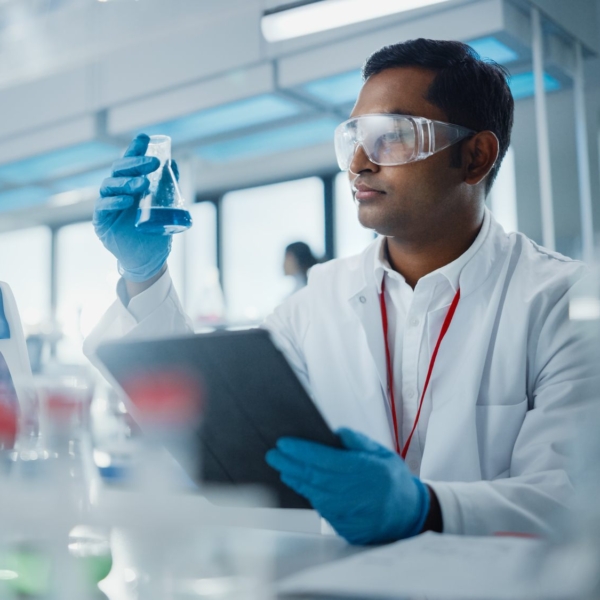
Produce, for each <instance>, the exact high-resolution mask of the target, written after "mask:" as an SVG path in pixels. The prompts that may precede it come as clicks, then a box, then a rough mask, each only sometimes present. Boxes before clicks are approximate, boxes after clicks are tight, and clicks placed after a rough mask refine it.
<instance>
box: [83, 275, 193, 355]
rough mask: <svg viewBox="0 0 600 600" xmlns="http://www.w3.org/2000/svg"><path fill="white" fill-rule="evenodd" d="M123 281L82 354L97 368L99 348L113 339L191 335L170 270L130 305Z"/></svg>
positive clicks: (190, 328)
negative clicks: (97, 351)
mask: <svg viewBox="0 0 600 600" xmlns="http://www.w3.org/2000/svg"><path fill="white" fill-rule="evenodd" d="M124 292H125V290H124V282H123V280H121V281H119V283H118V285H117V299H116V300H115V302H114V303H113V304H112V305H111V306H110V307H109V309H108V310H107V311H106V313H104V315H103V317H102V318H101V319H100V321H99V323H98V324H97V325H96V327H95V328H94V330H93V331H92V332H91V333H90V334H89V335H88V337H87V338H86V340H85V342H84V344H83V351H84V353H85V355H86V356H87V357H88V359H90V361H91V362H92V363H94V364H95V365H96V366H98V361H97V359H96V358H95V354H96V348H97V347H98V346H99V345H100V344H101V343H103V342H106V341H108V340H112V339H118V338H126V339H150V338H160V337H168V336H173V335H184V334H187V333H192V331H193V328H192V323H191V321H190V320H189V318H188V317H187V315H186V314H185V312H184V310H183V308H182V306H181V303H180V301H179V298H178V296H177V292H176V291H175V288H174V286H173V282H172V281H171V276H170V275H169V271H168V269H167V270H166V271H165V272H164V273H163V275H162V276H161V277H160V279H158V281H156V282H155V283H154V284H153V285H152V286H151V287H149V288H148V289H147V290H145V291H144V292H142V293H141V294H138V295H137V296H135V297H134V298H132V299H131V301H129V303H127V295H126V294H125V293H124Z"/></svg>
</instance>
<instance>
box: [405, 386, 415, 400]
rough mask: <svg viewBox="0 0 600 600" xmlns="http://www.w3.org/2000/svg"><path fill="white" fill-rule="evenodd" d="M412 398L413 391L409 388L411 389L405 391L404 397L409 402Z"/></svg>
mask: <svg viewBox="0 0 600 600" xmlns="http://www.w3.org/2000/svg"><path fill="white" fill-rule="evenodd" d="M414 396H415V390H413V389H412V388H411V389H408V390H406V397H407V398H408V399H409V400H410V399H411V398H414Z"/></svg>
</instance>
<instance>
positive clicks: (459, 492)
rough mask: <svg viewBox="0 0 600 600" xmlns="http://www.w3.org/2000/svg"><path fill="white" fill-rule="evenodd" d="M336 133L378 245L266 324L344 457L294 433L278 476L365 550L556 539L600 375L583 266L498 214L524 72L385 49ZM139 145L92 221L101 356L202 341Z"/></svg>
mask: <svg viewBox="0 0 600 600" xmlns="http://www.w3.org/2000/svg"><path fill="white" fill-rule="evenodd" d="M363 76H364V85H363V87H362V89H361V92H360V94H359V97H358V100H357V102H356V105H355V107H354V109H353V111H352V115H351V118H350V119H349V120H348V121H346V122H344V123H342V124H341V125H340V126H339V127H338V128H337V130H336V134H335V146H336V154H337V157H338V162H339V164H340V167H341V168H342V170H347V171H348V176H349V182H350V185H351V187H352V191H353V196H354V200H355V201H356V203H357V207H358V218H359V220H360V222H361V224H362V225H363V226H364V227H367V228H369V229H373V230H374V231H376V232H377V233H378V234H379V237H378V238H377V239H376V240H375V241H373V243H372V244H370V245H369V246H368V247H367V248H366V249H365V250H364V251H363V252H362V253H361V254H359V255H357V256H353V257H349V258H343V259H338V260H332V261H329V262H327V263H325V264H322V265H316V266H314V267H313V269H312V271H311V277H310V280H309V282H308V285H307V286H305V287H304V288H303V289H301V290H300V291H299V292H297V293H296V294H293V295H292V296H291V297H289V298H287V299H286V300H285V302H283V303H282V304H281V306H279V307H278V308H277V309H276V310H275V311H274V313H273V314H272V315H271V316H269V317H268V318H267V319H266V321H265V323H264V327H265V328H266V329H267V330H268V331H269V332H270V333H271V336H272V338H273V340H274V342H275V343H276V344H277V345H278V346H279V348H280V349H281V350H282V351H283V352H284V354H285V356H286V358H287V360H288V361H289V363H290V364H291V365H292V367H293V369H294V371H295V373H296V375H297V376H298V378H299V379H300V380H301V381H302V383H303V384H304V386H305V388H306V389H307V390H309V391H310V393H311V396H312V398H313V399H314V402H315V404H316V405H317V406H318V408H319V409H320V411H321V413H322V414H323V416H324V418H325V420H326V421H327V422H328V423H329V425H330V426H331V427H332V429H335V430H337V432H338V435H339V437H340V439H341V441H342V442H343V444H344V445H345V447H346V449H345V450H338V449H333V448H328V447H325V446H322V445H319V444H314V443H311V442H308V441H305V440H299V439H294V438H284V439H281V440H279V442H278V444H277V448H276V449H273V450H271V451H269V453H268V455H267V461H268V463H269V464H270V465H271V466H272V467H273V468H275V469H276V470H277V471H279V472H280V474H281V479H282V480H283V481H284V482H285V483H286V484H287V485H289V486H290V487H291V488H293V489H294V490H296V491H297V492H298V493H300V494H301V495H303V496H305V497H306V498H308V500H309V501H310V502H311V504H312V506H313V507H314V508H315V509H316V510H317V511H318V512H319V513H320V514H321V515H322V516H323V517H324V518H325V519H327V520H328V521H329V522H330V523H331V525H332V526H333V527H334V529H335V530H336V531H337V532H338V533H339V534H340V535H341V536H343V537H344V538H345V539H347V540H348V541H350V542H352V543H361V544H367V543H379V542H389V541H393V540H398V539H403V538H407V537H410V536H413V535H417V534H418V533H420V532H422V531H427V530H433V531H439V532H444V533H452V534H465V535H489V534H494V533H498V532H513V533H520V534H532V535H540V536H549V535H552V534H553V532H554V531H555V526H556V524H557V523H558V522H560V520H561V517H563V516H565V514H566V512H567V511H568V508H569V506H570V502H571V500H572V497H573V485H572V481H571V477H570V474H569V467H568V465H569V462H568V460H569V459H568V456H567V450H568V447H569V444H570V442H571V440H572V438H573V431H572V425H573V423H575V422H576V421H577V418H578V417H580V416H582V415H585V412H586V410H587V409H588V404H587V402H586V401H585V395H586V390H587V389H588V386H589V382H590V379H591V377H592V375H593V370H592V369H590V364H589V361H588V360H587V357H588V356H589V353H588V352H587V349H586V348H585V347H584V343H583V340H582V339H581V338H580V337H578V336H577V335H575V334H574V333H573V330H572V328H571V327H570V323H569V293H570V290H571V287H572V286H573V284H574V282H576V281H577V280H580V279H581V278H582V277H583V275H584V273H585V267H584V265H583V264H582V263H580V262H577V261H573V260H571V259H569V258H566V257H564V256H562V255H560V254H557V253H555V252H551V251H549V250H547V249H544V248H541V247H540V246H538V245H537V244H535V243H534V242H532V241H531V240H529V239H528V238H526V237H525V236H524V235H522V234H520V233H511V234H507V233H506V232H505V231H504V230H503V229H502V227H501V226H500V225H499V224H498V223H497V222H496V221H495V219H494V217H493V215H492V214H491V212H490V211H489V210H488V209H487V208H486V206H485V200H486V196H487V194H488V192H489V190H490V188H491V186H492V184H493V182H494V178H495V177H496V174H497V173H498V169H499V167H500V164H501V162H502V158H503V157H504V155H505V153H506V150H507V148H508V146H509V143H510V135H511V129H512V123H513V109H514V102H513V98H512V94H511V91H510V88H509V86H508V84H507V74H506V72H505V71H504V70H503V69H502V68H501V67H500V66H498V65H496V64H494V63H490V62H486V61H483V60H481V59H480V58H479V56H478V55H477V54H476V53H475V52H474V51H473V50H472V49H471V48H470V47H469V46H467V45H465V44H462V43H460V42H451V41H437V40H424V39H419V40H412V41H408V42H403V43H398V44H394V45H392V46H387V47H385V48H382V49H381V50H379V51H377V52H375V53H374V54H373V55H372V56H371V57H370V58H369V59H368V60H367V62H366V64H365V67H364V69H363ZM147 145H148V137H147V136H138V137H137V138H136V139H135V140H134V141H133V142H132V143H131V145H130V147H129V148H128V150H127V152H126V154H125V157H124V158H123V159H120V160H118V161H116V162H115V164H114V165H113V172H112V175H111V177H109V178H108V179H106V180H105V181H104V182H103V184H102V187H101V191H100V198H99V199H98V201H97V203H96V209H95V213H94V225H95V229H96V232H97V234H98V236H99V237H100V239H101V240H102V242H103V243H104V245H105V246H106V248H107V249H108V250H109V251H111V252H112V253H113V254H114V255H115V256H116V257H117V259H118V261H119V269H120V272H121V275H122V279H121V280H120V282H119V284H118V286H117V294H118V299H117V301H116V302H115V303H114V304H113V306H112V307H111V308H110V309H109V310H108V312H107V313H106V314H105V316H104V317H103V319H102V320H101V322H100V323H99V325H98V326H97V328H96V330H95V332H94V333H92V334H91V336H90V337H89V338H88V340H87V341H86V353H87V354H88V356H93V352H94V348H95V346H96V345H97V344H98V343H99V342H100V341H102V340H105V339H107V338H110V337H113V338H114V337H118V336H127V337H129V338H132V337H138V338H143V337H157V336H161V335H167V336H171V335H174V334H178V333H184V332H188V331H189V329H190V327H189V322H188V320H187V318H186V316H185V314H184V312H183V309H182V307H181V304H180V302H179V299H178V297H177V294H176V292H175V290H174V288H173V285H172V283H171V279H170V276H169V273H168V269H167V257H168V255H169V251H170V244H171V242H170V238H169V237H168V236H167V237H164V236H150V235H147V234H144V233H140V232H138V231H136V229H135V227H134V219H135V213H136V208H137V204H138V203H139V199H140V197H141V195H142V194H143V193H144V191H145V190H146V189H147V187H148V180H147V178H146V175H147V174H148V173H150V172H152V171H153V170H155V169H156V168H157V166H158V165H157V164H156V162H157V161H156V159H155V158H151V157H146V156H144V154H145V151H146V148H147Z"/></svg>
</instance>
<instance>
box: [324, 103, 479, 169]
mask: <svg viewBox="0 0 600 600" xmlns="http://www.w3.org/2000/svg"><path fill="white" fill-rule="evenodd" d="M473 133H475V132H474V131H471V130H470V129H466V128H465V127H461V126H459V125H452V124H450V123H443V122H442V121H432V120H430V119H425V118H423V117H410V116H406V115H391V114H382V115H379V114H377V115H375V114H373V115H364V116H361V117H356V118H354V119H349V120H348V121H345V122H344V123H342V124H341V125H339V126H338V127H337V129H336V130H335V152H336V156H337V160H338V164H339V166H340V169H341V170H342V171H348V170H349V169H350V165H351V163H352V159H353V158H354V154H355V152H356V149H357V148H358V146H361V147H362V148H363V150H364V151H365V154H366V155H367V157H368V158H369V160H370V161H371V162H372V163H375V164H376V165H381V166H395V165H403V164H406V163H409V162H414V161H417V160H423V159H425V158H427V157H428V156H431V155H432V154H434V153H435V152H439V151H440V150H443V149H444V148H447V147H448V146H451V145H452V144H455V143H456V142H458V141H460V140H462V139H464V138H465V137H468V136H469V135H472V134H473Z"/></svg>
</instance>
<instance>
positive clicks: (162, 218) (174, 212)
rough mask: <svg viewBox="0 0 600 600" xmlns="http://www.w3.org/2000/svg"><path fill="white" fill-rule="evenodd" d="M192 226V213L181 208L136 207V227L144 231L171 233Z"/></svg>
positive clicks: (179, 231)
mask: <svg viewBox="0 0 600 600" xmlns="http://www.w3.org/2000/svg"><path fill="white" fill-rule="evenodd" d="M191 226H192V215H190V213H189V211H187V210H185V209H183V208H169V207H153V208H138V212H137V219H136V227H137V228H138V229H139V230H140V231H143V232H144V233H155V234H162V235H171V234H173V233H181V232H182V231H185V230H186V229H189V228H190V227H191Z"/></svg>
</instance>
